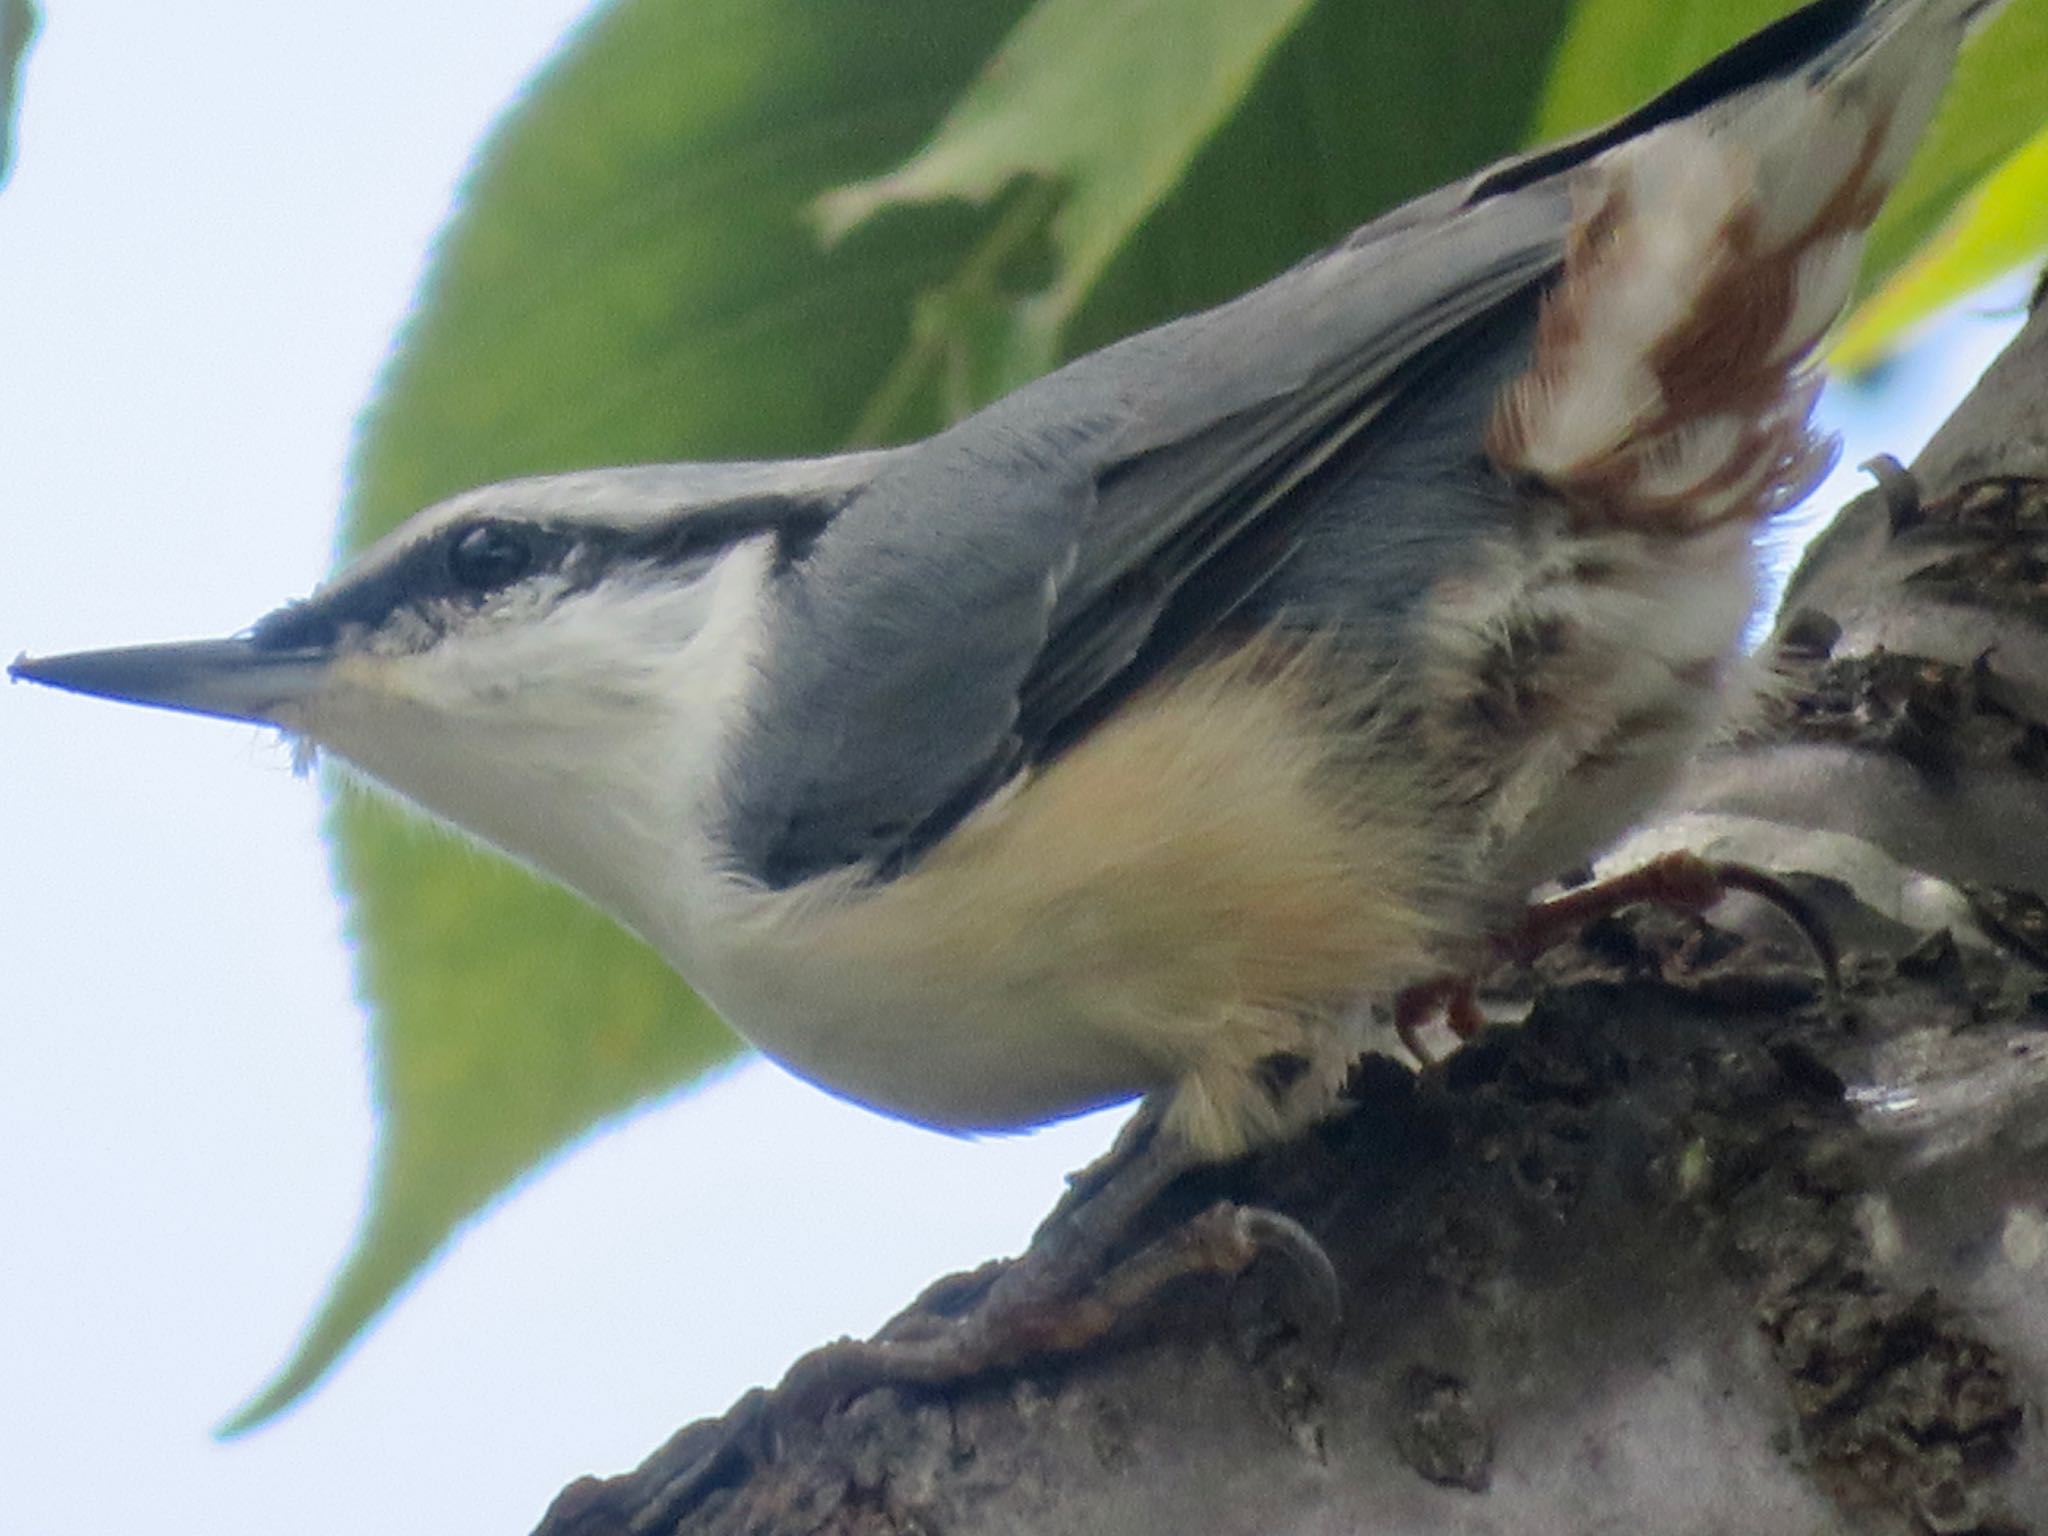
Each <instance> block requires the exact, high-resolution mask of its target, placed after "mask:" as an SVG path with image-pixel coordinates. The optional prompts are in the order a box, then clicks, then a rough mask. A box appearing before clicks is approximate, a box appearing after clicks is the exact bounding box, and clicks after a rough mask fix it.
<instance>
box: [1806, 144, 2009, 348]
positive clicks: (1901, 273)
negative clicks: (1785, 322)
mask: <svg viewBox="0 0 2048 1536" xmlns="http://www.w3.org/2000/svg"><path fill="white" fill-rule="evenodd" d="M2043 251H2048V131H2044V132H2042V133H2039V134H2036V135H2035V136H2034V139H2033V140H2032V142H2030V143H2028V144H2027V145H2025V146H2024V147H2023V148H2022V149H2021V150H2020V152H2019V153H2018V154H2016V155H2014V156H2013V157H2012V158H2011V159H2010V160H2008V161H2006V163H2005V164H2004V165H2002V166H2000V167H1999V168H1998V169H1997V170H1996V171H1994V172H1993V173H1992V174H1991V175H1990V176H1989V177H1987V178H1986V179H1985V181H1984V182H1983V183H1982V184H1981V185H1980V186H1979V187H1978V189H1977V190H1976V191H1975V192H1973V193H1971V194H1970V196H1969V197H1968V198H1966V199H1965V200H1964V202H1963V205H1962V206H1961V207H1960V208H1958V209H1957V210H1956V212H1955V213H1954V215H1953V216H1952V217H1951V219H1950V221H1949V223H1947V224H1946V225H1944V226H1943V227H1942V229H1941V230H1940V231H1939V232H1938V233H1937V234H1936V236H1935V237H1934V239H1932V240H1931V241H1929V242H1928V243H1927V244H1926V245H1925V246H1924V247H1923V248H1922V249H1921V250H1920V251H1919V252H1918V253H1917V254H1916V255H1914V256H1913V257H1911V258H1910V259H1909V260H1908V261H1907V262H1906V264H1905V265H1904V266H1902V267H1900V268H1899V269H1898V270H1897V271H1896V272H1894V273H1893V274H1892V275H1891V278H1890V280H1889V281H1887V282H1886V283H1885V285H1884V286H1883V287H1882V288H1880V289H1878V291H1877V292H1876V293H1873V294H1872V295H1871V296H1870V297H1869V299H1867V300H1866V301H1865V302H1864V303H1863V304H1861V305H1859V306H1858V307H1857V310H1856V313H1855V314H1854V315H1853V316H1852V317H1851V318H1850V319H1849V321H1848V323H1847V324H1846V325H1845V326H1844V327H1843V329H1842V334H1841V335H1840V336H1839V337H1838V338H1837V339H1836V341H1835V344H1834V346H1833V347H1832V348H1831V349H1830V351H1829V361H1830V362H1832V363H1833V365H1834V366H1835V367H1837V368H1840V369H1842V370H1844V371H1845V372H1851V373H1853V372H1855V371H1856V370H1858V369H1860V368H1868V367H1870V366H1872V365H1873V364H1875V363H1877V362H1879V361H1881V360H1882V359H1883V358H1884V356H1885V354H1887V353H1888V352H1890V351H1891V350H1892V348H1893V347H1895V346H1896V345H1898V343H1899V342H1901V341H1902V340H1904V339H1905V337H1906V335H1907V334H1908V333H1909V332H1910V331H1911V330H1912V329H1913V328H1914V327H1915V326H1917V325H1918V324H1920V322H1921V321H1923V320H1926V319H1927V318H1929V317H1930V316H1932V315H1934V314H1935V313H1936V312H1937V311H1940V310H1943V309H1946V308H1947V307H1948V306H1949V305H1951V304H1953V303H1955V302H1956V301H1957V300H1959V299H1962V298H1965V297H1967V296H1968V295H1969V294H1971V293H1974V292H1975V291H1976V290H1978V289H1979V288H1982V287H1983V286H1984V285H1985V284H1987V283H1990V282H1993V281H1995V280H1996V279H1998V278H2000V277H2003V276H2004V275H2005V274H2006V273H2008V272H2011V271H2013V270H2014V269H2015V268H2017V267H2020V266H2023V265H2025V264H2027V263H2028V262H2031V261H2034V260H2036V259H2038V258H2039V256H2040V255H2041V253H2042V252H2043Z"/></svg>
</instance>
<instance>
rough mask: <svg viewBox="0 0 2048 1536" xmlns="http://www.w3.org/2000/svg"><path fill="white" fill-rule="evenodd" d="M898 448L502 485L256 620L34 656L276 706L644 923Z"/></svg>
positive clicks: (321, 742)
mask: <svg viewBox="0 0 2048 1536" xmlns="http://www.w3.org/2000/svg"><path fill="white" fill-rule="evenodd" d="M880 457H881V456H880V455H857V456H855V455H849V456H845V457H841V458H836V459H824V460H811V461H797V462H790V463H780V464H765V463H764V464H729V465H673V466H648V467H644V468H629V469H605V470H593V471H586V472H581V473H575V474H567V475H556V476H548V477H543V478H536V479H528V480H517V481H510V482H507V483H504V484H501V485H493V486H486V487H483V488H480V489H478V490H473V491H468V492H464V493H463V494H461V495H459V496H456V497H453V498H451V499H450V500H448V501H445V502H442V503H440V504H439V505H436V506H433V507H430V508H428V509H427V510H426V511H424V512H421V513H419V514H418V515H417V516H415V517H414V518H412V519H411V520H410V521H408V522H407V523H405V524H404V525H403V526H402V527H400V528H398V529H397V530H396V531H395V532H393V533H391V534H390V535H389V536H387V537H386V538H384V539H383V540H381V541H379V542H378V543H377V544H376V545H374V546H373V547H371V548H370V549H369V550H367V551H365V552H364V553H363V555H362V556H361V557H360V558H358V559H357V560H355V561H354V562H352V563H351V564H349V565H348V566H347V567H345V568H344V569H343V570H342V571H340V572H339V573H338V574H337V575H336V576H335V577H334V578H333V579H332V580H330V581H328V582H327V583H326V584H324V585H323V586H321V587H320V588H319V589H318V590H317V591H315V592H314V593H313V595H312V596H311V597H309V598H306V599H304V600H303V601H299V602H293V603H289V604H287V605H286V606H284V607H282V608H279V609H277V610H276V611H274V612H272V613H270V614H268V615H267V616H265V617H264V618H262V619H260V620H258V621H257V622H256V623H255V624H254V625H252V626H251V627H249V628H248V629H246V630H244V631H243V632H241V633H239V634H237V635H234V636H232V637H231V638H228V639H222V640H203V641H195V642H185V643H176V644H167V645H145V646H134V647H126V648H122V649H116V650H97V651H81V652H76V653H72V654H69V655H60V656H48V657H37V658H30V657H23V658H21V659H20V660H18V661H16V662H15V663H14V665H13V666H12V668H10V672H11V674H12V675H13V676H14V677H16V678H19V679H25V680H28V681H31V682H38V683H46V684H50V685H52V686H55V687H59V688H65V689H70V690H73V691H75V692H79V693H87V694H95V695H98V696H101V697H105V698H112V699H119V700H125V701H127V702H130V703H137V704H148V705H154V706H158V707H162V708H167V709H176V710H183V711H187V712H191V713H196V714H205V715H215V716H220V717H223V718H226V719H230V720H245V721H252V722H257V723H261V724H266V725H272V726H276V727H278V728H279V729H281V730H283V731H285V732H286V733H288V734H289V735H290V736H291V737H293V738H294V740H295V742H297V743H298V744H299V746H300V749H301V751H302V753H307V754H310V752H312V751H314V750H319V751H325V752H328V753H331V754H333V755H334V756H336V757H339V758H341V759H342V760H344V761H345V762H346V763H348V764H349V765H351V766H352V767H354V768H355V769H357V770H359V771H360V772H361V773H362V774H364V775H366V776H367V777H369V778H370V779H372V780H374V781H376V782H377V783H379V784H381V785H383V786H384V787H386V788H388V789H390V790H392V791H395V792H396V793H397V794H399V795H400V796H402V797H404V798H406V799H408V800H411V801H413V802H415V803H417V804H418V805H420V806H423V807H424V808H426V809H427V810H429V811H431V812H432V813H434V814H435V815H437V816H439V817H441V818H443V819H444V820H446V821H448V822H451V823H453V824H455V825H456V826H459V827H461V828H463V829H465V830H467V831H468V832H470V833H472V834H474V835H476V836H478V837H480V838H482V839H484V840H485V841H487V842H489V843H492V844H495V845H496V846H498V847H499V848H501V849H503V850H505V851H506V852H508V853H511V854H513V855H514V856H515V857H518V858H521V859H523V860H526V861H528V862H530V863H532V864H534V865H537V866H539V867H540V868H541V869H543V870H544V871H546V872H547V873H549V874H551V875H553V876H554V877H555V878H557V879H559V880H561V881H563V882H564V883H566V884H568V885H570V886H572V887H574V888H576V889H578V890H581V891H582V892H583V893H584V894H585V895H587V896H589V897H591V898H592V899H593V900H595V901H597V902H598V903H599V904H600V905H603V906H605V907H607V908H609V909H611V910H612V911H614V912H616V913H618V914H619V915H621V916H623V917H626V918H627V919H628V920H629V921H631V920H635V919H636V918H637V917H638V916H639V915H640V914H639V912H638V911H637V910H636V909H638V908H641V907H643V906H644V905H645V903H646V901H647V900H648V899H649V898H650V897H651V896H652V895H653V892H652V890H651V889H650V886H651V884H652V883H653V882H655V881H657V880H658V879H659V873H658V871H657V870H655V869H654V868H653V867H651V866H652V865H653V864H654V863H655V862H656V861H662V860H670V861H672V860H673V858H674V856H675V854H676V852H677V849H676V842H677V840H678V839H679V838H683V837H687V836H690V835H692V834H693V831H694V825H693V820H692V818H693V816H696V815H701V812H702V810H703V803H702V802H703V797H704V796H705V795H707V794H709V793H711V792H712V791H713V787H714V784H715V774H716V770H717V757H718V754H719V751H720V747H721V742H722V739H723V732H724V730H725V729H726V728H727V726H728V725H729V723H730V722H731V721H732V719H733V718H734V709H735V706H736V705H737V704H738V703H739V690H741V689H742V688H743V687H744V686H745V683H746V681H747V679H748V677H749V675H750V669H751V664H752V662H753V660H754V658H755V656H756V654H757V652H758V649H759V645H760V641H761V624H762V618H763V611H764V603H763V597H764V593H765V590H766V588H767V586H768V584H769V583H770V582H771V581H772V580H773V579H774V576H775V573H776V572H777V571H778V570H781V569H786V568H787V567H788V566H789V564H790V563H791V562H792V561H794V560H797V559H799V558H801V555H802V553H803V552H804V550H805V548H806V547H807V546H808V544H809V542H810V540H812V539H813V538H815V537H816V536H817V534H818V533H819V531H820V530H821V529H822V528H823V526H824V524H825V522H826V521H828V520H829V519H830V517H831V516H832V514H833V512H834V511H835V510H836V509H837V508H838V507H839V506H840V505H843V504H844V502H845V501H846V500H847V499H849V498H850V497H851V496H852V495H853V494H854V493H855V492H856V491H857V490H858V489H859V487H860V486H861V485H862V484H864V483H865V482H866V480H867V478H868V477H869V475H870V474H871V473H872V468H873V463H874V461H876V460H877V459H879V458H880Z"/></svg>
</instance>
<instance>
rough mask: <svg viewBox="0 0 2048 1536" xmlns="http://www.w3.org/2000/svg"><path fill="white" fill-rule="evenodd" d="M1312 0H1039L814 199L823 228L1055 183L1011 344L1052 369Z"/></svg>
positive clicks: (1016, 371)
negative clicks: (907, 140)
mask: <svg viewBox="0 0 2048 1536" xmlns="http://www.w3.org/2000/svg"><path fill="white" fill-rule="evenodd" d="M1309 8H1310V0H1039V3H1038V4H1037V5H1035V6H1034V7H1033V8H1032V10H1031V12H1030V14H1029V15H1027V16H1026V17H1025V18H1024V20H1023V22H1022V23H1021V24H1020V25H1019V26H1018V27H1017V30H1016V31H1015V32H1013V33H1011V35H1010V36H1009V37H1008V38H1007V39H1005V40H1004V43H1003V46H1002V47H1001V48H1000V49H999V50H998V51H997V53H996V55H995V57H994V58H993V59H991V60H990V61H989V63H988V66H987V68H986V69H984V70H983V71H982V73H981V76H980V78H979V79H978V80H976V81H975V83H974V86H973V87H972V89H970V90H969V91H968V92H967V94H966V95H965V96H963V97H962V98H961V99H960V102H959V105H957V106H956V107H955V108H954V109H953V110H952V111H951V112H950V113H949V114H947V117H946V121H945V123H944V124H943V125H942V126H941V127H940V129H939V132H938V136H937V137H936V138H934V139H933V140H932V142H931V143H930V144H928V145H927V146H926V147H925V148H924V149H923V150H922V151H920V152H919V153H918V155H917V156H916V157H915V158H914V159H912V160H910V161H909V162H908V163H907V164H905V165H902V166H899V167H898V168H897V169H896V170H894V171H891V172H890V173H889V174H888V175H886V176H879V177H876V178H874V179H872V180H869V181H864V182H858V183H855V184H854V185H852V186H848V187H841V188H839V189H838V190H837V191H835V192H832V193H829V194H828V195H827V196H825V197H824V198H822V199H821V200H820V201H819V204H818V213H819V220H820V223H821V225H822V227H823V229H824V231H825V234H826V236H827V238H828V239H836V238H838V237H839V236H841V235H843V234H844V233H845V232H846V231H847V230H849V229H851V228H852V227H853V226H855V225H857V224H860V223H862V222H864V221H865V220H867V219H869V218H872V217H873V216H874V215H875V214H876V213H877V212H878V211H879V210H881V209H883V208H887V207H894V206H900V205H902V204H905V203H922V202H935V201H938V200H941V199H945V198H963V199H966V200H968V201H971V202H979V203H987V202H989V201H990V200H992V199H993V198H994V197H995V195H996V194H997V193H998V192H1000V191H1002V190H1004V189H1005V188H1006V187H1008V186H1009V185H1010V183H1011V182H1012V181H1014V180H1015V179H1016V178H1018V177H1020V176H1036V177H1041V178H1044V179H1045V180H1047V181H1051V182H1054V183H1056V184H1058V185H1059V186H1060V187H1061V188H1062V189H1063V190H1064V192H1065V196H1064V198H1063V199H1061V200H1060V202H1059V204H1058V211H1057V212H1056V213H1054V214H1053V216H1052V228H1051V233H1052V240H1053V245H1054V247H1055V249H1056V250H1057V251H1058V254H1059V270H1058V274H1057V276H1056V277H1055V279H1054V281H1053V283H1052V286H1051V287H1050V288H1048V289H1047V290H1046V291H1045V292H1044V293H1042V294H1040V295H1038V296H1037V297H1036V298H1035V300H1034V301H1033V302H1032V304H1031V305H1030V306H1029V308H1028V311H1025V312H1023V313H1024V317H1025V318H1024V320H1023V324H1022V326H1021V328H1020V333H1019V335H1018V336H1017V337H1016V338H1015V339H1014V340H1013V341H1012V343H1011V345H1012V346H1013V347H1015V348H1018V349H1021V351H1022V354H1023V357H1024V364H1023V366H1020V367H1016V368H1013V369H1012V370H1011V373H1012V374H1013V375H1023V376H1028V375H1029V374H1030V373H1032V372H1038V371H1043V369H1044V368H1045V366H1046V365H1047V364H1048V363H1050V362H1051V361H1052V359H1053V347H1054V346H1055V345H1056V341H1057V337H1058V334H1059V331H1060V328H1061V327H1062V326H1063V325H1064V324H1065V322H1066V321H1067V319H1068V318H1069V317H1070V316H1071V315H1072V314H1073V311H1074V309H1075V307H1076V305H1077V304H1078V303H1079V302H1080V300H1081V299H1082V297H1084V296H1085V295H1086V294H1087V292H1088V291H1089V289H1090V288H1091V287H1092V286H1093V285H1094V283H1095V281H1096V279H1097V278H1098V277H1100V276H1101V274H1102V270H1103V268H1104V267H1106V266H1107V265H1108V264H1109V262H1110V259H1111V258H1112V257H1113V256H1115V254H1116V253H1117V251H1118V250H1119V249H1120V248H1121V247H1122V245H1123V243H1124V241H1125V240H1126V239H1128V238H1129V236H1130V233H1131V231H1132V230H1133V229H1135V228H1136V227H1137V225H1138V224H1139V223H1140V222H1142V221H1143V219H1144V218H1145V216H1146V215H1147V214H1148V213H1150V212H1151V211H1152V209H1153V208H1155V207H1157V206H1158V204H1159V202H1160V201H1161V200H1162V199H1163V198H1164V197H1165V195H1166V194H1167V192H1168V191H1170V190H1171V189H1172V187H1173V186H1174V185H1175V183H1177V182H1178V181H1179V180H1180V179H1181V177H1182V176H1183V175H1185V174H1186V172H1187V168H1188V162H1189V160H1190V159H1192V158H1193V156H1194V153H1195V151H1196V150H1198V149H1199V148H1201V146H1202V145H1203V144H1204V143H1206V142H1207V141H1208V139H1209V138H1210V137H1211V135H1212V134H1214V132H1215V130H1216V127H1217V125H1218V124H1219V123H1220V122H1221V121H1222V120H1223V119H1224V118H1225V117H1227V116H1228V115H1229V114H1230V113H1231V112H1232V111H1234V110H1235V109H1236V108H1237V106H1238V105H1239V103H1240V102H1241V101H1242V100H1243V98H1244V95H1245V92H1246V90H1247V89H1248V88H1249V87H1250V84H1251V82H1252V80H1253V79H1254V78H1255V77H1256V76H1257V74H1258V72H1259V69H1260V67H1261V66H1262V65H1263V64H1264V63H1265V62H1266V59H1267V56H1268V55H1269V54H1270V53H1271V52H1272V51H1273V48H1274V46H1275V45H1276V44H1278V43H1279V42H1280V41H1281V39H1283V38H1284V37H1286V35H1287V34H1288V33H1289V32H1290V31H1292V30H1293V28H1294V26H1295V25H1296V23H1298V22H1299V21H1300V20H1301V18H1302V15H1303V13H1304V12H1305V11H1307V10H1308V9H1309Z"/></svg>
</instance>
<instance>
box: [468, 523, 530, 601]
mask: <svg viewBox="0 0 2048 1536" xmlns="http://www.w3.org/2000/svg"><path fill="white" fill-rule="evenodd" d="M532 568H533V545H532V543H531V542H529V540H528V539H527V537H526V534H525V533H524V532H523V531H522V530H521V529H519V528H516V527H514V526H513V525H512V524H510V523H478V524H477V525H476V526H475V527H473V528H465V529H463V530H462V532H461V533H459V534H457V535H456V538H455V542H454V543H453V544H451V545H449V546H448V574H449V575H451V576H453V577H454V578H455V580H456V582H457V583H458V584H459V585H461V586H463V587H466V588H468V589H469V590H470V591H472V592H495V591H496V590H497V589H498V588H499V587H502V586H507V585H509V584H510V583H512V582H515V581H517V580H518V579H519V578H520V577H522V576H524V575H525V574H526V573H527V572H528V571H529V570H531V569H532Z"/></svg>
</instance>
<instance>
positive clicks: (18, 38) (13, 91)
mask: <svg viewBox="0 0 2048 1536" xmlns="http://www.w3.org/2000/svg"><path fill="white" fill-rule="evenodd" d="M38 25H39V19H38V17H37V15H36V8H35V5H34V3H33V0H0V186H4V185H6V183H7V176H8V173H9V172H10V171H12V170H13V169H14V121H15V117H16V115H17V114H18V113H19V111H20V109H21V72H22V66H23V65H25V64H26V63H27V62H28V50H29V44H31V43H33V42H34V41H35V37H36V28H37V26H38Z"/></svg>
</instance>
